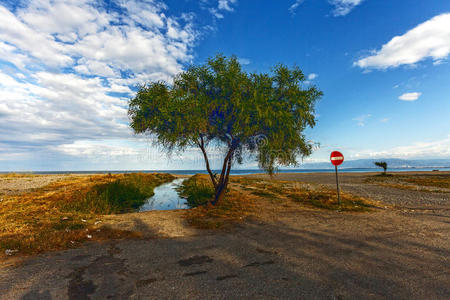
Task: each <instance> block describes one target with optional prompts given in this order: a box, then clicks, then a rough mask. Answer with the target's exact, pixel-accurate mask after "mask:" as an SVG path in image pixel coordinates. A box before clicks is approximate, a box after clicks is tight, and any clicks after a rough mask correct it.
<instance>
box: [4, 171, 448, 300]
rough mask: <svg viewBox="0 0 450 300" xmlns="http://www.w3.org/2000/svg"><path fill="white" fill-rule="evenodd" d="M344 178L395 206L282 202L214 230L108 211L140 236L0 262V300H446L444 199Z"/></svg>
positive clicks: (175, 218) (176, 218)
mask: <svg viewBox="0 0 450 300" xmlns="http://www.w3.org/2000/svg"><path fill="white" fill-rule="evenodd" d="M296 175H298V174H296ZM306 177H308V176H306ZM322 178H323V179H322V181H320V180H319V179H317V178H315V177H314V176H310V182H313V181H314V182H315V183H323V184H327V181H328V180H329V179H328V178H327V177H326V176H323V177H322ZM283 179H284V180H288V179H286V178H283ZM290 180H299V177H295V176H293V177H292V178H291V179H290ZM302 181H307V180H304V179H302ZM317 181H318V182H317ZM328 184H332V183H328ZM343 184H344V189H347V190H348V191H354V192H357V193H367V195H379V194H382V200H384V201H387V202H388V201H391V202H392V203H391V204H392V205H395V207H394V208H393V209H392V208H389V209H386V210H377V211H376V212H373V213H340V212H333V211H323V210H320V211H319V210H314V209H305V208H299V207H298V206H295V205H294V204H293V203H288V204H286V205H285V206H283V209H282V211H280V213H279V214H277V215H276V216H269V215H268V216H261V217H260V218H258V219H252V220H249V221H248V222H246V223H243V224H239V225H238V226H237V227H235V228H233V229H231V230H228V231H215V232H210V231H198V230H193V229H186V228H185V224H184V223H183V220H182V218H181V213H180V212H170V213H162V212H156V213H155V212H147V213H140V214H129V215H127V217H126V218H125V219H120V218H119V219H114V217H113V218H112V219H111V223H112V224H116V225H118V226H124V227H127V226H128V227H129V228H135V229H139V230H140V231H142V232H144V233H147V234H146V235H145V238H143V239H139V240H122V241H112V242H105V243H89V244H86V245H85V246H83V247H82V248H79V249H72V250H67V251H59V252H53V253H47V254H44V255H39V256H36V257H31V258H27V259H24V260H22V261H20V262H14V261H12V260H9V261H4V262H0V299H8V300H9V299H127V298H131V299H187V298H189V299H211V298H217V299H236V298H240V299H242V298H243V299H255V298H258V299H273V298H283V299H285V298H286V299H299V298H307V299H311V298H319V299H347V298H352V299H362V298H364V299H367V298H368V299H386V298H398V299H448V296H449V295H450V288H449V287H450V271H449V270H450V262H449V257H450V240H449V239H450V215H449V213H448V210H449V209H450V207H449V205H448V198H447V199H445V198H440V197H446V196H445V195H435V194H434V193H424V194H423V195H422V194H421V193H420V194H417V192H415V191H405V190H396V189H392V188H385V187H380V186H374V187H372V186H370V187H366V186H365V184H362V183H357V182H356V181H352V182H345V179H344V180H343ZM351 189H353V190H351ZM399 191H400V192H399ZM380 197H381V196H380ZM422 197H423V199H422ZM420 199H422V200H420ZM446 200H447V202H446ZM417 202H419V203H417ZM413 206H414V207H416V206H417V207H422V208H423V207H426V208H427V210H425V209H419V210H417V209H412V207H413ZM183 230H184V231H183Z"/></svg>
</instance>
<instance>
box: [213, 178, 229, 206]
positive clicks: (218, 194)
mask: <svg viewBox="0 0 450 300" xmlns="http://www.w3.org/2000/svg"><path fill="white" fill-rule="evenodd" d="M227 186H228V182H224V183H222V184H221V185H218V186H217V188H216V189H215V195H214V200H213V201H212V202H211V204H212V205H216V204H217V203H219V202H220V201H222V199H223V198H224V197H225V192H226V191H227Z"/></svg>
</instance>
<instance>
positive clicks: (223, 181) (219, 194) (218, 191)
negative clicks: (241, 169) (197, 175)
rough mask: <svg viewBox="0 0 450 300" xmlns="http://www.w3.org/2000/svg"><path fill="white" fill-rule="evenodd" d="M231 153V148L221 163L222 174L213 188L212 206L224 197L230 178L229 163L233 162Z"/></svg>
mask: <svg viewBox="0 0 450 300" xmlns="http://www.w3.org/2000/svg"><path fill="white" fill-rule="evenodd" d="M233 151H234V149H233V148H231V149H230V150H228V153H227V155H226V157H225V159H224V161H223V167H222V172H221V174H220V178H219V182H217V185H216V186H215V195H214V201H212V202H211V204H212V205H216V204H217V203H219V201H221V200H222V199H223V197H225V192H226V191H227V186H228V180H229V178H230V170H231V161H232V160H233Z"/></svg>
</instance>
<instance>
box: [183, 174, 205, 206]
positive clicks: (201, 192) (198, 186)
mask: <svg viewBox="0 0 450 300" xmlns="http://www.w3.org/2000/svg"><path fill="white" fill-rule="evenodd" d="M178 192H179V194H180V196H181V197H183V198H185V199H186V202H187V204H188V205H189V207H197V206H200V205H206V204H208V202H210V201H211V199H212V198H213V197H214V188H213V187H212V186H211V184H210V183H209V182H208V181H206V180H203V179H202V178H201V177H200V176H198V175H195V176H192V177H190V178H189V179H186V180H185V181H184V182H183V184H182V185H181V186H180V187H179V188H178Z"/></svg>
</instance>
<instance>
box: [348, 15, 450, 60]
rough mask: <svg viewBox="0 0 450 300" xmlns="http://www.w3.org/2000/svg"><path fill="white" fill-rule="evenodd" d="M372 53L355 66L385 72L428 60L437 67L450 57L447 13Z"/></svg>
mask: <svg viewBox="0 0 450 300" xmlns="http://www.w3.org/2000/svg"><path fill="white" fill-rule="evenodd" d="M372 52H373V53H372V54H371V55H369V56H367V57H364V58H361V59H360V60H358V61H356V62H355V63H354V65H356V66H358V67H360V68H375V69H387V68H395V67H398V66H402V65H414V64H416V63H418V62H420V61H422V60H425V59H427V58H431V59H433V61H434V63H435V64H436V63H437V64H438V63H440V62H442V60H445V59H446V58H447V57H448V55H449V54H450V13H444V14H441V15H438V16H435V17H434V18H432V19H430V20H428V21H426V22H424V23H422V24H419V25H417V26H416V27H415V28H413V29H411V30H409V31H408V32H406V33H405V34H403V35H400V36H396V37H394V38H392V39H391V40H390V41H389V42H388V43H386V44H385V45H383V46H382V47H381V49H379V50H374V51H372Z"/></svg>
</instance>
